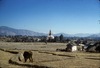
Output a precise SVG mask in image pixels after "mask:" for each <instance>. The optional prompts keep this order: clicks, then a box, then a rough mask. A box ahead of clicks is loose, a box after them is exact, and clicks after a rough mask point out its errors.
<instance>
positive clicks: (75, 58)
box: [0, 42, 100, 68]
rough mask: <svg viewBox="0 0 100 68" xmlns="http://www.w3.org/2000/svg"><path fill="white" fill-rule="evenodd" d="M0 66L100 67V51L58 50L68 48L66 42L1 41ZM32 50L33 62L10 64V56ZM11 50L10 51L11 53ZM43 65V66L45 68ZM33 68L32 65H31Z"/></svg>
mask: <svg viewBox="0 0 100 68" xmlns="http://www.w3.org/2000/svg"><path fill="white" fill-rule="evenodd" d="M0 48H1V49H4V50H5V51H6V52H5V51H1V50H0V67H2V68H22V65H23V66H24V68H29V67H30V66H28V65H31V66H32V65H33V67H34V68H36V67H38V68H41V66H45V67H53V68H100V53H86V52H60V51H59V52H57V51H56V49H57V48H59V49H64V48H66V44H65V43H48V44H47V45H46V44H45V43H12V42H9V43H8V42H0ZM25 50H32V52H33V61H34V62H33V63H31V64H30V63H29V62H26V63H23V62H18V63H19V64H17V65H12V64H9V63H8V61H9V59H10V58H12V57H14V56H16V54H14V53H17V52H23V51H25ZM9 52H10V53H9ZM45 67H43V68H45ZM30 68H32V67H30Z"/></svg>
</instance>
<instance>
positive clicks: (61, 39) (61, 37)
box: [59, 34, 63, 42]
mask: <svg viewBox="0 0 100 68" xmlns="http://www.w3.org/2000/svg"><path fill="white" fill-rule="evenodd" d="M59 38H60V42H63V35H62V34H61V35H60V36H59Z"/></svg>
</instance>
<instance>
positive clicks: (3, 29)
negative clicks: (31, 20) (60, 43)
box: [0, 26, 100, 37]
mask: <svg viewBox="0 0 100 68" xmlns="http://www.w3.org/2000/svg"><path fill="white" fill-rule="evenodd" d="M61 34H63V36H64V37H100V33H98V34H83V33H78V34H66V33H57V34H53V35H54V36H60V35H61ZM0 35H13V36H14V35H23V36H24V35H26V36H47V35H48V34H45V33H39V32H34V31H30V30H26V29H14V28H11V27H7V26H0Z"/></svg>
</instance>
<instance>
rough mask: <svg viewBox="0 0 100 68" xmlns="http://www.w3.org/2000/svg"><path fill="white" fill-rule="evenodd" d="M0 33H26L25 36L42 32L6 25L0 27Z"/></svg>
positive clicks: (40, 34)
mask: <svg viewBox="0 0 100 68" xmlns="http://www.w3.org/2000/svg"><path fill="white" fill-rule="evenodd" d="M0 35H27V36H42V35H46V34H44V33H39V32H34V31H30V30H24V29H14V28H10V27H6V26H1V27H0Z"/></svg>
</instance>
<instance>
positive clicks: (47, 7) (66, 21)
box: [0, 0, 100, 34]
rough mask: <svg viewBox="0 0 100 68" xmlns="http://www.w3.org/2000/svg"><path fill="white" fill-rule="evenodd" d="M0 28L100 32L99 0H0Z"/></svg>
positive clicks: (72, 32) (69, 32) (46, 31)
mask: <svg viewBox="0 0 100 68" xmlns="http://www.w3.org/2000/svg"><path fill="white" fill-rule="evenodd" d="M0 26H8V27H12V28H16V29H27V30H32V31H35V32H42V33H48V32H49V30H51V31H52V33H54V34H55V33H67V34H76V33H100V2H99V0H0Z"/></svg>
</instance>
